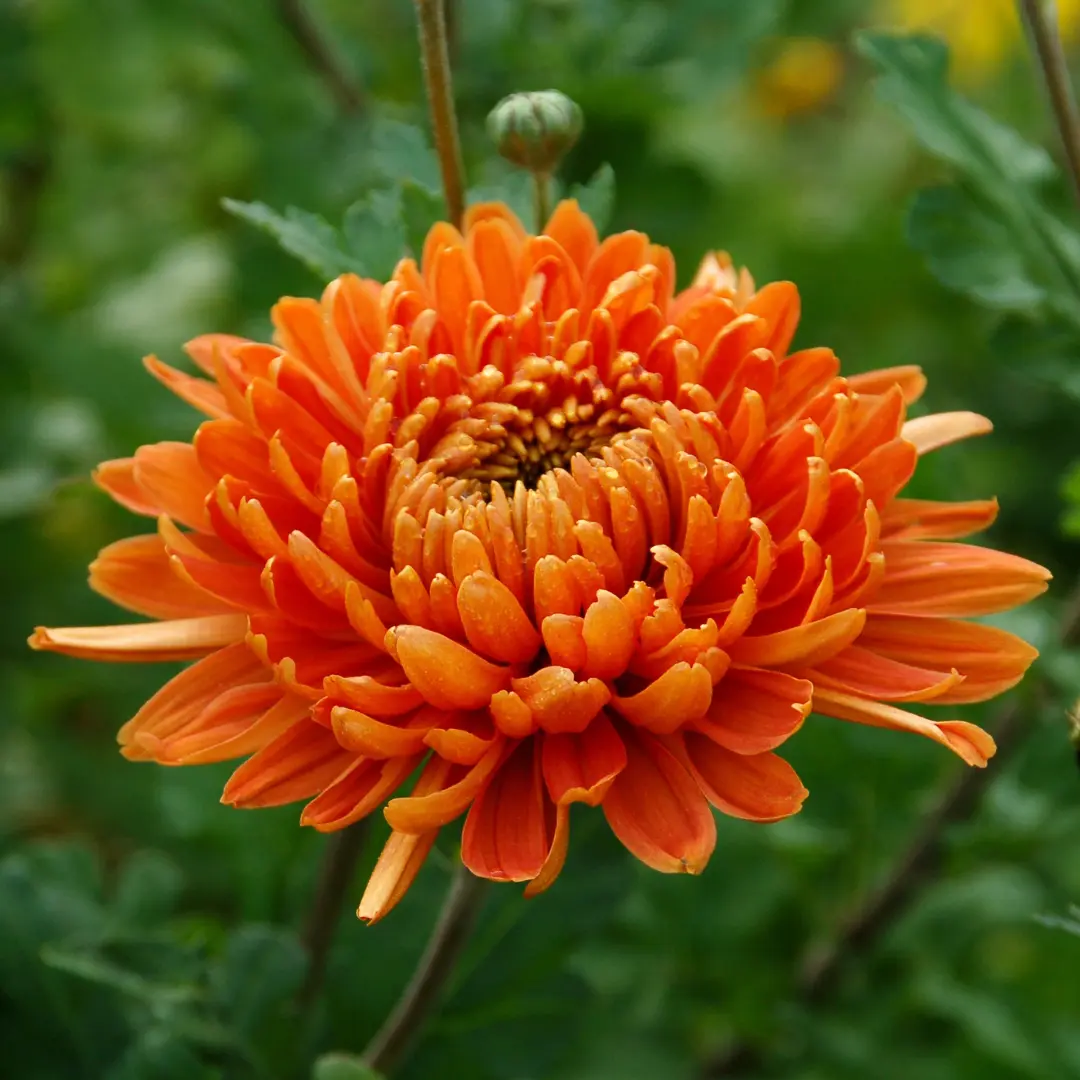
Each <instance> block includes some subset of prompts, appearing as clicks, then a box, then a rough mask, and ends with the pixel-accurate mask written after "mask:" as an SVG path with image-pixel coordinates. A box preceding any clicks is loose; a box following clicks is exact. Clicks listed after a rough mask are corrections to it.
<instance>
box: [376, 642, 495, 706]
mask: <svg viewBox="0 0 1080 1080" xmlns="http://www.w3.org/2000/svg"><path fill="white" fill-rule="evenodd" d="M386 645H387V648H388V649H389V650H390V652H391V654H392V655H393V657H394V659H395V660H397V661H398V663H400V664H401V666H402V667H403V668H404V669H405V674H406V675H407V676H408V677H409V682H410V683H412V685H413V686H414V687H415V688H416V689H417V690H419V691H420V693H421V694H423V695H424V698H425V700H427V701H429V702H430V703H431V704H432V705H436V706H438V707H439V708H441V709H479V708H482V707H483V706H484V705H486V704H487V703H488V702H489V701H490V700H491V695H492V694H495V693H498V691H500V690H505V689H506V688H507V687H508V686H509V684H510V670H509V669H508V668H503V667H496V665H494V664H490V663H488V661H486V660H484V659H483V658H481V657H479V656H477V655H476V653H474V652H473V651H472V649H469V648H467V647H466V646H464V645H461V644H459V643H458V642H456V641H454V640H453V639H451V638H448V637H446V636H445V635H443V634H439V633H436V632H435V631H434V630H426V629H424V627H421V626H395V627H391V628H390V630H388V631H387V633H386Z"/></svg>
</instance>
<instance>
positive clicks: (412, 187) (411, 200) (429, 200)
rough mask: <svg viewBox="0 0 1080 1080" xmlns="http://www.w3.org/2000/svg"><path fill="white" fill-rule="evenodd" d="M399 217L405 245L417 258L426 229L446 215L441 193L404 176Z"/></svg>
mask: <svg viewBox="0 0 1080 1080" xmlns="http://www.w3.org/2000/svg"><path fill="white" fill-rule="evenodd" d="M400 190H401V219H402V224H403V225H404V227H405V246H406V247H407V248H408V250H409V251H410V252H411V253H412V256H413V258H415V259H417V260H419V258H420V256H421V254H422V253H423V250H424V240H425V238H426V237H427V234H428V230H429V229H430V228H431V226H432V225H434V224H435V222H436V221H441V220H443V219H444V218H445V217H446V202H445V200H444V199H443V197H442V195H441V194H439V193H438V192H437V191H432V190H431V188H429V187H426V186H425V185H424V184H421V183H419V182H417V181H416V180H411V179H408V178H406V179H405V180H402V181H401V185H400Z"/></svg>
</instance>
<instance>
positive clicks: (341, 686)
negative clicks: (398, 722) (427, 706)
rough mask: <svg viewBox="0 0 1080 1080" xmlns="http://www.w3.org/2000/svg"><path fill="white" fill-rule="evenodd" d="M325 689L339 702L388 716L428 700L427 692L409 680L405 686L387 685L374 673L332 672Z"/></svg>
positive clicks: (410, 709) (405, 710)
mask: <svg viewBox="0 0 1080 1080" xmlns="http://www.w3.org/2000/svg"><path fill="white" fill-rule="evenodd" d="M323 689H324V690H325V691H326V693H327V696H328V697H331V698H333V699H334V700H335V701H339V702H342V703H343V704H345V705H348V706H349V707H350V708H352V709H359V710H360V711H361V712H366V713H370V714H371V715H372V716H380V717H384V718H385V717H388V716H404V715H405V714H406V713H410V712H412V711H413V710H414V709H417V708H419V707H420V706H421V705H423V703H424V698H423V695H421V694H420V692H419V691H418V690H416V689H415V688H413V687H411V686H410V685H409V684H408V683H406V684H405V685H404V686H387V685H386V684H385V683H381V682H378V681H376V680H375V679H373V678H372V677H371V676H370V675H355V676H353V677H351V678H345V677H343V676H341V675H328V676H327V677H326V678H325V679H324V680H323Z"/></svg>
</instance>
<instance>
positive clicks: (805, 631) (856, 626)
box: [728, 608, 866, 667]
mask: <svg viewBox="0 0 1080 1080" xmlns="http://www.w3.org/2000/svg"><path fill="white" fill-rule="evenodd" d="M865 623H866V612H865V611H864V610H863V609H862V608H848V609H847V610H845V611H838V612H836V614H835V615H829V616H828V617H826V618H824V619H818V620H817V622H812V623H807V624H805V625H804V626H793V627H791V628H789V629H787V630H778V631H777V632H776V633H774V634H761V635H758V636H748V637H743V638H739V640H738V641H736V642H734V643H733V644H731V645H730V646H729V647H728V652H729V654H730V655H731V659H732V660H733V661H735V663H738V664H743V665H745V666H747V667H785V666H792V665H799V666H801V667H809V666H810V665H812V664H819V663H821V662H822V661H823V660H828V659H829V657H830V656H835V655H836V654H837V653H838V652H840V651H841V650H842V649H846V648H847V647H848V646H849V645H850V644H851V643H852V642H853V641H854V640H855V639H856V638H857V637H858V636H859V634H860V633H861V632H862V628H863V626H864V624H865Z"/></svg>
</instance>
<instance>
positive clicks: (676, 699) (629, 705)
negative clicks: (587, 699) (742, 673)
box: [611, 660, 713, 735]
mask: <svg viewBox="0 0 1080 1080" xmlns="http://www.w3.org/2000/svg"><path fill="white" fill-rule="evenodd" d="M712 693H713V684H712V675H710V674H709V669H708V668H706V667H705V666H704V665H703V664H694V665H693V666H691V665H690V664H688V663H686V661H685V660H683V661H680V662H679V663H677V664H674V665H672V666H671V667H669V668H668V669H667V671H665V672H664V673H663V674H662V675H661V676H660V677H659V678H657V679H654V680H653V681H652V682H651V683H650V684H649V685H648V686H647V687H645V689H644V690H642V691H640V692H639V693H637V694H634V695H633V696H631V697H620V696H619V695H618V694H616V695H615V696H614V697H613V698H612V699H611V706H612V708H613V709H615V711H616V712H618V713H619V714H620V715H621V716H624V717H625V718H626V719H627V720H629V721H630V723H632V724H637V725H638V726H639V727H644V728H648V729H649V731H652V732H655V733H656V734H657V735H670V734H671V733H672V732H673V731H677V730H678V729H679V728H681V727H682V726H683V725H684V724H689V723H692V722H693V721H694V720H700V719H701V717H703V716H704V715H705V713H706V711H707V710H708V708H709V703H710V702H711V701H712Z"/></svg>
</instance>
